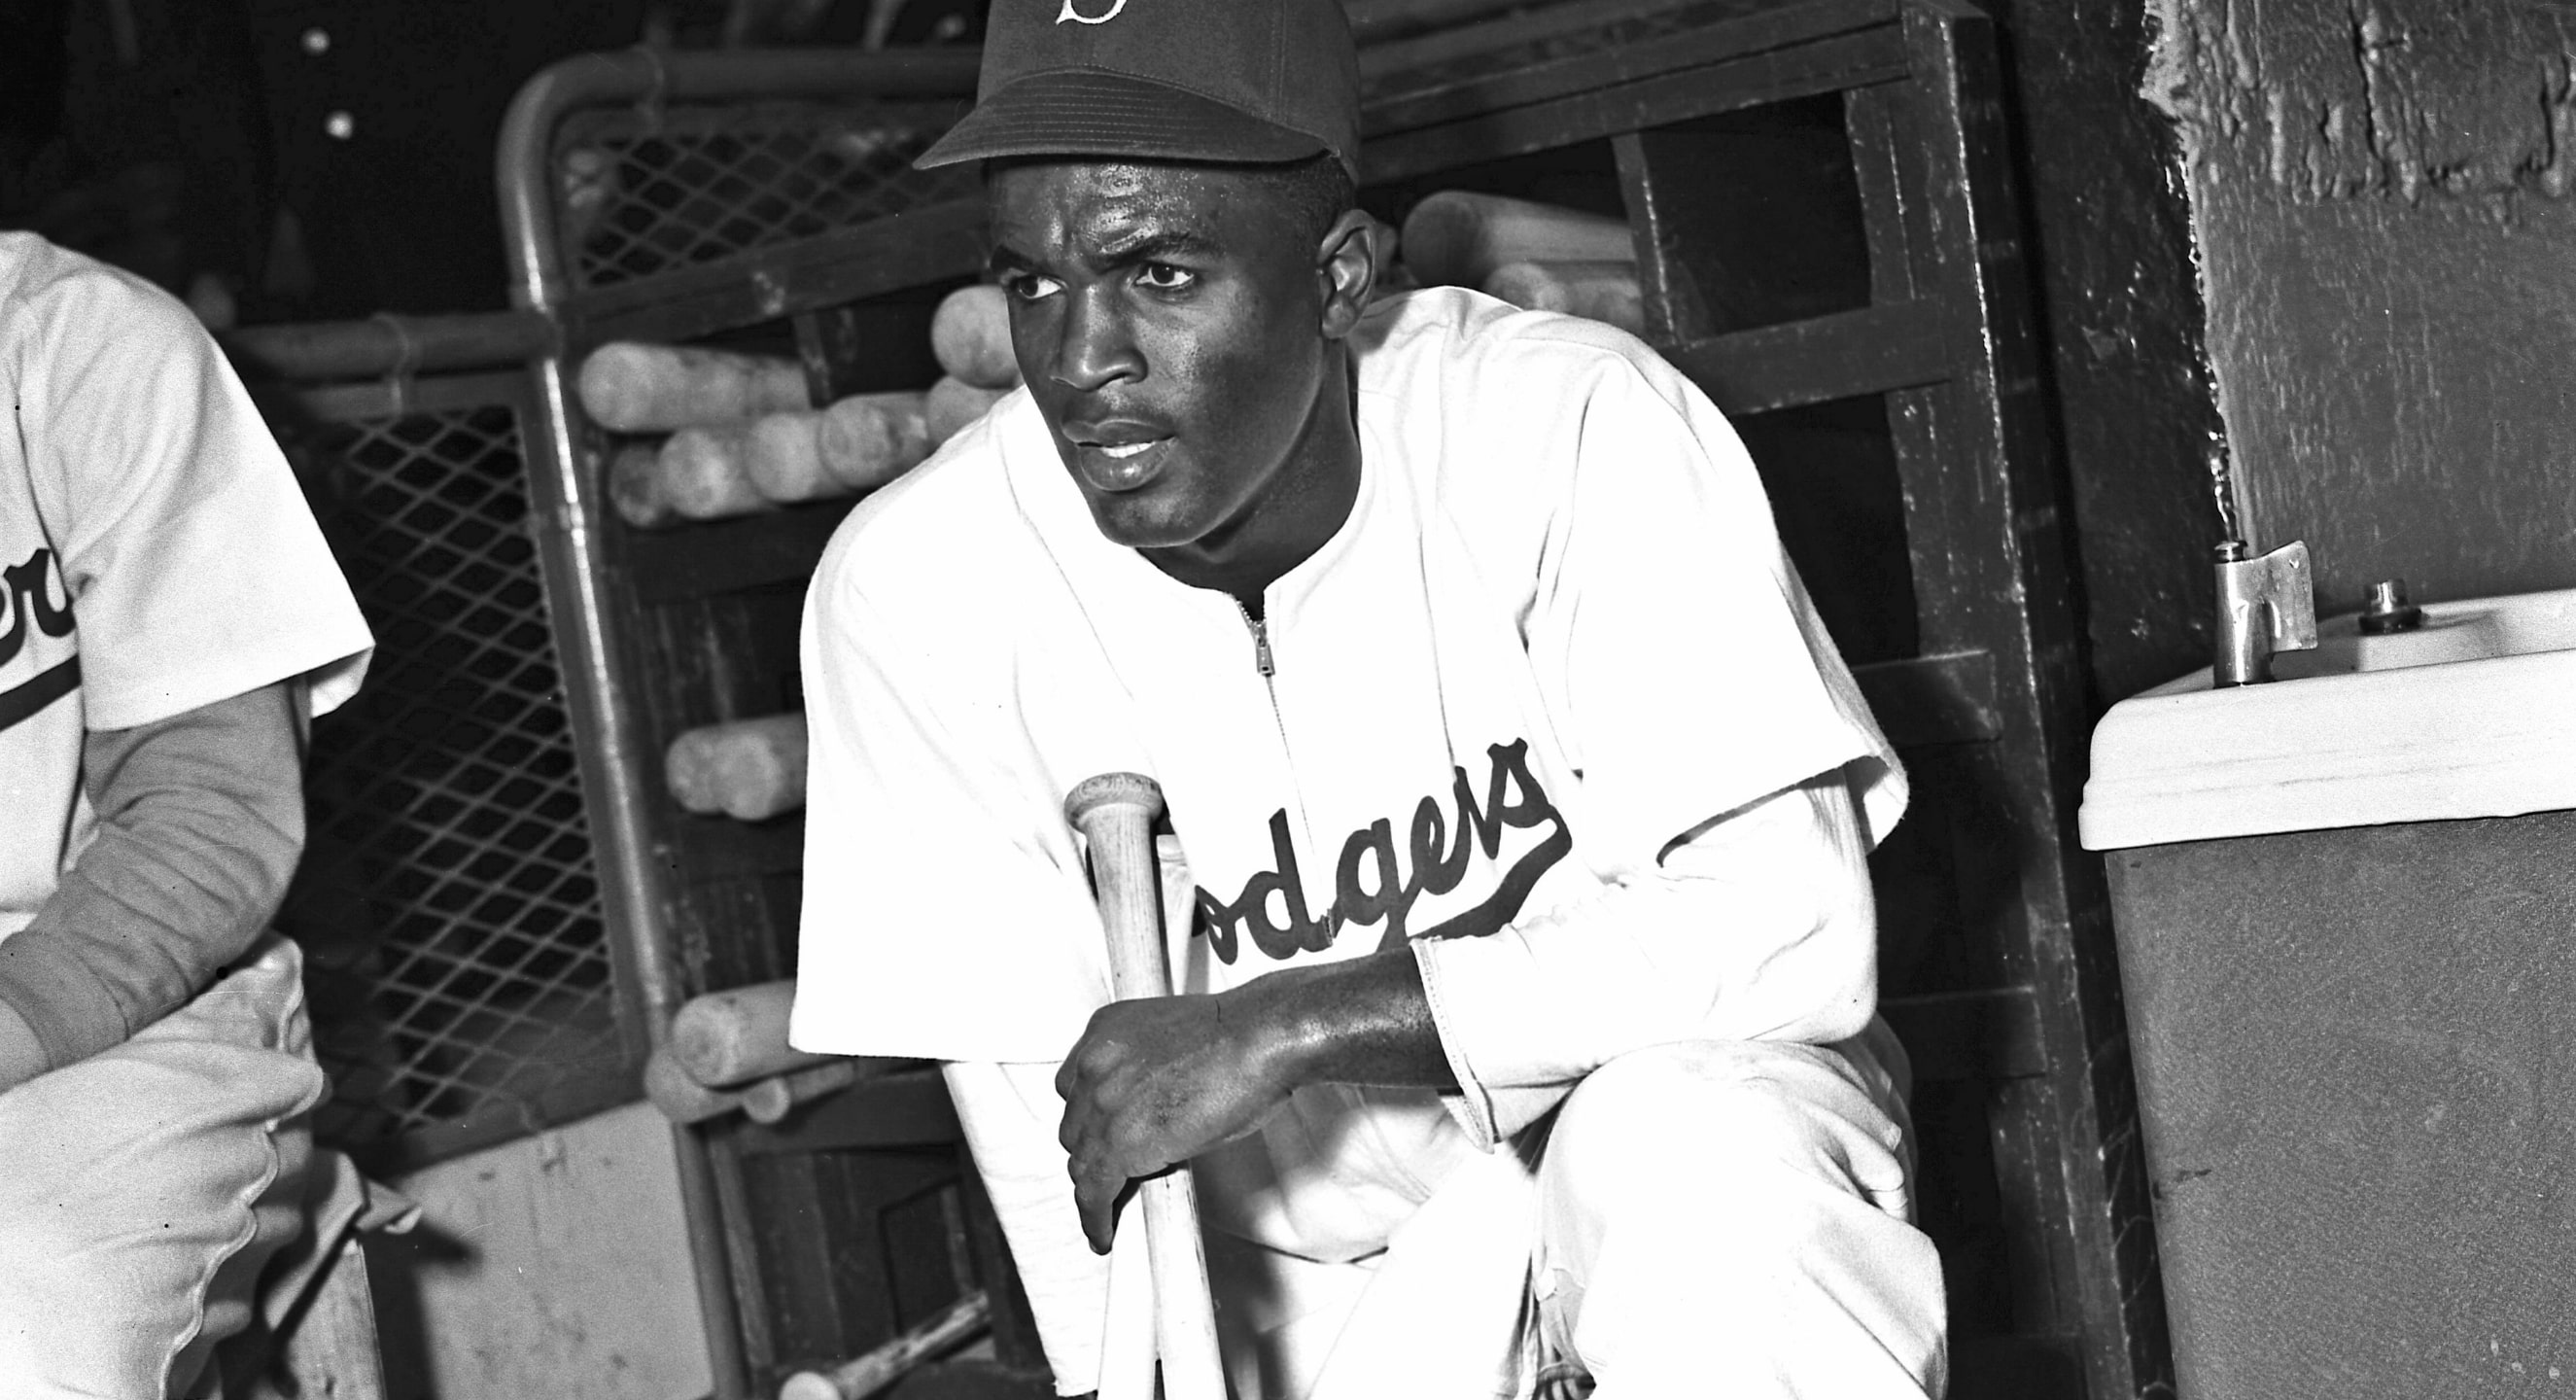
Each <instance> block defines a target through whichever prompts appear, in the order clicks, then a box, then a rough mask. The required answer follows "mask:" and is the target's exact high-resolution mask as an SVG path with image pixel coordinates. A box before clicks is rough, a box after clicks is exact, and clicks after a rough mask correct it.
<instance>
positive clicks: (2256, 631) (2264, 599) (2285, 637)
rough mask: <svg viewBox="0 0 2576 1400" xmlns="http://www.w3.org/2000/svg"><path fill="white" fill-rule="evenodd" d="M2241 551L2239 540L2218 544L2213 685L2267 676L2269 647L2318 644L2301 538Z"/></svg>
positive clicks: (2312, 585)
mask: <svg viewBox="0 0 2576 1400" xmlns="http://www.w3.org/2000/svg"><path fill="white" fill-rule="evenodd" d="M2245 552H2246V546H2245V542H2244V541H2243V540H2223V541H2221V542H2220V543H2219V545H2218V550H2217V554H2218V655H2217V656H2216V658H2214V659H2213V660H2212V661H2211V663H2210V684H2211V686H2212V687H2213V688H2214V687H2217V686H2225V685H2253V684H2255V683H2257V682H2259V681H2268V680H2270V679H2272V656H2273V653H2275V652H2283V651H2307V650H2310V649H2312V648H2313V647H2315V646H2316V644H2317V595H2316V585H2315V582H2314V580H2313V579H2312V578H2311V577H2310V575H2309V572H2308V546H2307V544H2306V542H2305V541H2301V540H2293V541H2291V542H2290V543H2288V544H2285V545H2283V546H2281V547H2280V548H2279V549H2276V550H2273V551H2272V552H2271V553H2269V554H2266V555H2263V556H2261V557H2259V558H2254V559H2248V558H2246V557H2245Z"/></svg>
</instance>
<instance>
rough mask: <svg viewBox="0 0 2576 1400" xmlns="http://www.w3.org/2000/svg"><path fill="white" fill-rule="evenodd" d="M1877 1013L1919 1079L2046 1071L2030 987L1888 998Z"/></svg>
mask: <svg viewBox="0 0 2576 1400" xmlns="http://www.w3.org/2000/svg"><path fill="white" fill-rule="evenodd" d="M1878 1014H1879V1015H1880V1016H1882V1017H1884V1018H1886V1020H1887V1024H1888V1028H1889V1029H1891V1030H1893V1031H1895V1032H1896V1038H1897V1039H1898V1040H1900V1041H1903V1042H1904V1043H1905V1056H1906V1058H1907V1059H1908V1060H1910V1061H1911V1062H1912V1063H1913V1066H1914V1080H1915V1082H1916V1083H1918V1084H1922V1083H1933V1082H1951V1081H1956V1080H1962V1079H1981V1080H1995V1079H2028V1078H2032V1077H2034V1076H2036V1075H2042V1074H2046V1073H2048V1054H2047V1051H2046V1049H2045V1048H2044V1047H2043V1046H2042V1045H2041V1043H2040V1034H2039V996H2038V994H2037V993H2036V992H2034V991H2032V990H2031V989H2030V988H2028V987H1996V988H1990V989H1987V990H1984V991H1975V992H1935V993H1932V994H1930V995H1928V996H1912V997H1889V998H1887V999H1886V1000H1884V1001H1881V1002H1880V1003H1879V1004H1878Z"/></svg>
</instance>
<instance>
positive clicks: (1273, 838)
mask: <svg viewBox="0 0 2576 1400" xmlns="http://www.w3.org/2000/svg"><path fill="white" fill-rule="evenodd" d="M1485 752H1486V755H1487V758H1488V759H1489V761H1490V764H1491V767H1490V770H1489V771H1488V773H1487V775H1486V779H1485V785H1484V792H1483V794H1482V797H1481V799H1480V798H1479V795H1478V793H1477V790H1476V786H1475V784H1474V782H1473V781H1472V780H1471V779H1469V777H1468V776H1467V770H1466V769H1465V768H1463V767H1461V768H1453V769H1452V770H1451V771H1452V772H1453V773H1454V774H1456V776H1457V781H1456V782H1455V783H1454V784H1452V785H1451V788H1450V791H1449V799H1450V802H1449V806H1448V807H1447V809H1445V810H1444V809H1443V807H1442V806H1441V802H1440V795H1439V794H1437V793H1431V794H1426V795H1425V796H1424V797H1423V799H1422V800H1421V801H1420V802H1419V803H1417V804H1415V806H1414V809H1413V818H1412V821H1411V823H1410V825H1409V827H1408V829H1407V831H1406V833H1405V840H1404V841H1403V843H1402V845H1401V848H1399V845H1398V842H1397V839H1396V833H1395V824H1394V822H1393V821H1392V820H1391V819H1389V818H1386V817H1380V818H1378V819H1377V820H1376V821H1374V822H1371V823H1369V824H1368V825H1367V826H1365V827H1362V828H1360V829H1359V830H1357V831H1354V832H1352V833H1351V834H1350V836H1349V837H1348V839H1346V840H1344V841H1343V843H1342V854H1341V860H1340V862H1339V864H1338V865H1337V867H1336V868H1335V870H1334V876H1333V904H1332V907H1331V908H1330V909H1327V910H1325V911H1324V914H1323V916H1322V917H1320V918H1318V917H1316V916H1314V915H1313V914H1312V913H1310V912H1309V911H1308V909H1307V907H1306V887H1305V882H1304V881H1303V880H1302V879H1300V878H1299V872H1298V868H1297V850H1296V846H1295V845H1294V844H1293V843H1292V842H1291V841H1290V840H1289V837H1288V811H1287V809H1286V808H1284V807H1283V808H1281V809H1280V810H1278V811H1276V812H1273V813H1271V815H1270V849H1271V854H1272V857H1273V859H1272V863H1271V868H1269V869H1267V870H1264V871H1261V872H1260V873H1258V874H1256V875H1254V876H1253V877H1252V878H1251V879H1249V880H1246V881H1245V882H1244V884H1243V890H1242V892H1241V893H1240V894H1237V895H1236V896H1235V897H1234V898H1233V899H1232V900H1231V901H1228V900H1222V899H1219V898H1217V897H1216V896H1215V895H1213V894H1210V893H1209V892H1208V891H1207V890H1206V889H1204V888H1202V889H1201V890H1200V891H1199V892H1198V901H1197V903H1198V907H1197V910H1196V913H1197V916H1198V917H1197V918H1196V919H1195V920H1194V921H1193V923H1194V925H1195V928H1194V929H1193V931H1194V932H1196V933H1199V934H1201V935H1203V936H1204V937H1206V939H1207V940H1208V947H1209V950H1210V951H1212V952H1214V953H1215V954H1216V956H1217V960H1218V961H1219V962H1224V963H1229V964H1230V963H1232V962H1233V961H1234V960H1235V957H1236V956H1237V954H1238V953H1239V952H1240V951H1241V946H1242V945H1241V942H1240V937H1241V935H1242V934H1249V935H1250V936H1251V939H1252V946H1254V947H1255V948H1258V949H1260V950H1261V952H1262V953H1263V954H1264V955H1265V956H1268V957H1272V958H1279V959H1286V958H1292V957H1295V956H1296V955H1297V954H1298V953H1300V952H1313V951H1317V950H1320V949H1323V948H1327V947H1330V946H1331V945H1332V943H1333V942H1334V940H1335V939H1337V938H1338V937H1340V935H1341V931H1342V927H1343V926H1344V925H1345V924H1350V925H1356V926H1358V927H1361V928H1367V927H1370V926H1371V925H1374V924H1377V923H1379V922H1380V921H1381V920H1382V921H1384V923H1385V925H1386V929H1385V932H1384V933H1383V934H1382V935H1381V936H1380V937H1379V939H1378V947H1379V948H1380V949H1382V950H1383V949H1387V948H1397V947H1401V946H1403V944H1404V942H1405V940H1406V939H1407V938H1408V937H1413V938H1478V937H1482V936H1484V935H1486V934H1489V933H1493V932H1495V931H1496V930H1499V929H1500V928H1502V927H1503V925H1505V924H1507V923H1510V922H1511V921H1512V919H1513V918H1514V917H1515V916H1517V915H1518V914H1519V913H1520V909H1521V902H1522V901H1523V900H1525V899H1527V898H1529V892H1530V890H1531V889H1532V888H1533V887H1535V886H1536V885H1537V884H1538V882H1539V877H1541V876H1543V875H1545V874H1546V873H1547V872H1548V869H1549V867H1551V866H1553V865H1555V864H1556V863H1557V862H1558V861H1560V860H1563V859H1564V858H1565V856H1566V853H1567V852H1569V851H1572V850H1573V849H1574V833H1573V831H1572V829H1571V828H1569V827H1568V826H1567V825H1566V823H1565V816H1564V814H1563V813H1561V812H1559V811H1558V810H1557V807H1556V803H1555V802H1554V801H1553V800H1552V799H1550V798H1549V797H1548V795H1547V790H1546V789H1545V788H1543V787H1541V786H1540V785H1539V781H1538V778H1537V776H1536V775H1534V774H1533V773H1531V772H1530V765H1529V741H1528V740H1526V739H1516V740H1514V741H1513V742H1511V743H1508V744H1495V745H1492V746H1490V747H1488V748H1487V749H1486V751H1485ZM1513 831H1531V832H1543V834H1542V835H1541V836H1540V837H1539V839H1538V841H1537V843H1536V844H1535V845H1532V846H1530V847H1528V848H1527V849H1525V850H1523V851H1521V852H1520V854H1519V855H1518V856H1516V857H1515V858H1514V859H1513V861H1512V863H1511V867H1510V868H1509V869H1508V870H1506V871H1504V872H1503V875H1502V878H1501V879H1500V880H1499V881H1498V882H1496V884H1495V885H1494V888H1493V890H1492V892H1491V893H1489V894H1487V895H1486V896H1485V897H1484V898H1483V899H1482V900H1479V901H1478V902H1477V903H1476V904H1474V905H1473V906H1471V907H1469V908H1466V909H1462V910H1459V911H1458V912H1457V913H1455V914H1451V915H1450V916H1449V917H1447V918H1445V919H1442V920H1441V921H1440V922H1439V923H1437V924H1435V925H1433V926H1432V927H1430V928H1427V929H1422V930H1420V931H1408V929H1407V923H1408V921H1409V920H1410V919H1411V917H1412V914H1413V907H1414V904H1415V902H1416V901H1418V900H1420V899H1421V898H1423V897H1424V896H1426V895H1429V896H1432V897H1434V898H1436V897H1438V896H1440V895H1445V894H1448V893H1449V892H1451V891H1452V890H1455V889H1457V888H1458V887H1459V886H1460V885H1462V884H1464V883H1465V882H1466V879H1467V874H1468V871H1469V869H1470V867H1472V866H1473V865H1474V864H1475V861H1476V857H1477V855H1478V854H1480V853H1481V854H1482V855H1483V857H1484V859H1485V861H1486V862H1488V863H1489V864H1490V863H1495V862H1497V861H1498V860H1499V859H1500V856H1501V853H1502V849H1503V839H1504V836H1505V834H1506V833H1507V832H1513ZM1408 857H1409V858H1410V866H1411V869H1410V871H1409V872H1408V871H1407V869H1406V866H1407V863H1408V861H1407V858H1408ZM1274 906H1275V910H1274Z"/></svg>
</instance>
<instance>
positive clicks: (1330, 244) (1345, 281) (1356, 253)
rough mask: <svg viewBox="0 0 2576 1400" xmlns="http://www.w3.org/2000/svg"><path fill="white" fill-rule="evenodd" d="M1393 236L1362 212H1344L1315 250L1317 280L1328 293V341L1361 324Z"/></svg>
mask: <svg viewBox="0 0 2576 1400" xmlns="http://www.w3.org/2000/svg"><path fill="white" fill-rule="evenodd" d="M1391 233H1393V230H1391V229H1388V228H1387V227H1386V226H1385V225H1383V224H1381V223H1379V222H1378V221H1377V220H1375V219H1373V218H1370V217H1369V216H1368V213H1367V212H1366V211H1365V210H1360V209H1345V210H1343V211H1342V216H1341V217H1340V218H1338V219H1335V220H1333V226H1332V227H1331V228H1329V229H1326V230H1325V231H1324V236H1323V239H1322V240H1321V241H1320V242H1318V243H1317V244H1316V247H1315V276H1316V279H1317V281H1318V282H1319V283H1320V284H1321V286H1322V288H1323V292H1324V318H1323V326H1322V329H1323V332H1324V338H1325V339H1327V340H1339V339H1341V338H1342V337H1344V336H1346V335H1349V334H1350V333H1351V330H1352V328H1353V327H1355V326H1357V325H1358V324H1359V323H1360V313H1362V312H1364V311H1366V310H1368V304H1369V293H1370V292H1371V291H1372V290H1374V289H1375V288H1376V286H1377V279H1378V272H1379V264H1378V254H1379V250H1380V248H1381V247H1382V246H1383V244H1384V242H1385V240H1386V239H1387V237H1388V235H1390V234H1391Z"/></svg>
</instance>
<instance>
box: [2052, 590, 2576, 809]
mask: <svg viewBox="0 0 2576 1400" xmlns="http://www.w3.org/2000/svg"><path fill="white" fill-rule="evenodd" d="M2424 614H2425V620H2424V625H2423V626H2422V628H2420V629H2418V630H2416V631H2413V632H2401V633H2394V634H2390V635H2387V636H2377V637H2373V636H2364V635H2362V633H2361V631H2360V627H2359V625H2358V615H2346V616H2343V617H2338V618H2333V619H2330V620H2328V621H2326V622H2323V623H2320V624H2319V625H2318V628H2317V632H2318V639H2317V648H2316V650H2314V651H2304V652H2285V653H2282V654H2281V655H2280V656H2278V657H2275V658H2274V661H2273V672H2274V674H2275V675H2276V676H2278V677H2280V679H2278V680H2275V681H2273V682H2271V683H2269V684H2265V685H2250V686H2239V687H2233V688H2230V689H2227V690H2212V689H2210V686H2209V672H2208V670H2206V669H2203V670H2199V671H2195V672H2193V673H2192V674H2190V675H2188V676H2184V677H2181V678H2180V679H2178V680H2174V681H2170V682H2167V683H2166V684H2164V685H2160V686H2157V687H2156V688H2155V689H2153V690H2149V691H2146V692H2144V693H2142V694H2140V695H2137V696H2134V697H2132V698H2130V699H2127V700H2123V701H2121V702H2120V703H2119V704H2117V705H2114V706H2112V707H2111V712H2110V713H2109V714H2107V715H2105V716H2103V718H2102V722H2101V723H2100V724H2099V725H2098V726H2096V727H2095V728H2094V731H2093V766H2092V776H2091V777H2090V778H2089V779H2088V780H2087V781H2086V783H2085V785H2084V803H2083V806H2082V808H2081V810H2080V813H2079V815H2078V829H2079V832H2080V834H2081V836H2082V839H2083V843H2084V846H2085V849H2087V850H2095V851H2102V850H2123V849H2127V848H2129V847H2133V846H2154V845H2162V844H2165V843H2168V842H2174V841H2207V840H2213V839H2217V838H2220V837H2228V836H2256V835H2261V834H2264V833H2267V832H2276V831H2314V830H2322V829H2326V828H2332V827H2348V826H2377V825H2383V824H2386V823H2391V822H2416V821H2447V820H2455V819H2459V818H2466V817H2509V816H2520V815H2523V814H2524V813H2527V812H2545V811H2554V810H2558V809H2562V808H2576V589H2562V590H2558V591H2555V592H2548V593H2522V594H2514V595H2511V596H2507V597H2500V598H2474V599H2467V600H2464V601H2461V602H2455V603H2429V604H2426V605H2424Z"/></svg>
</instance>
